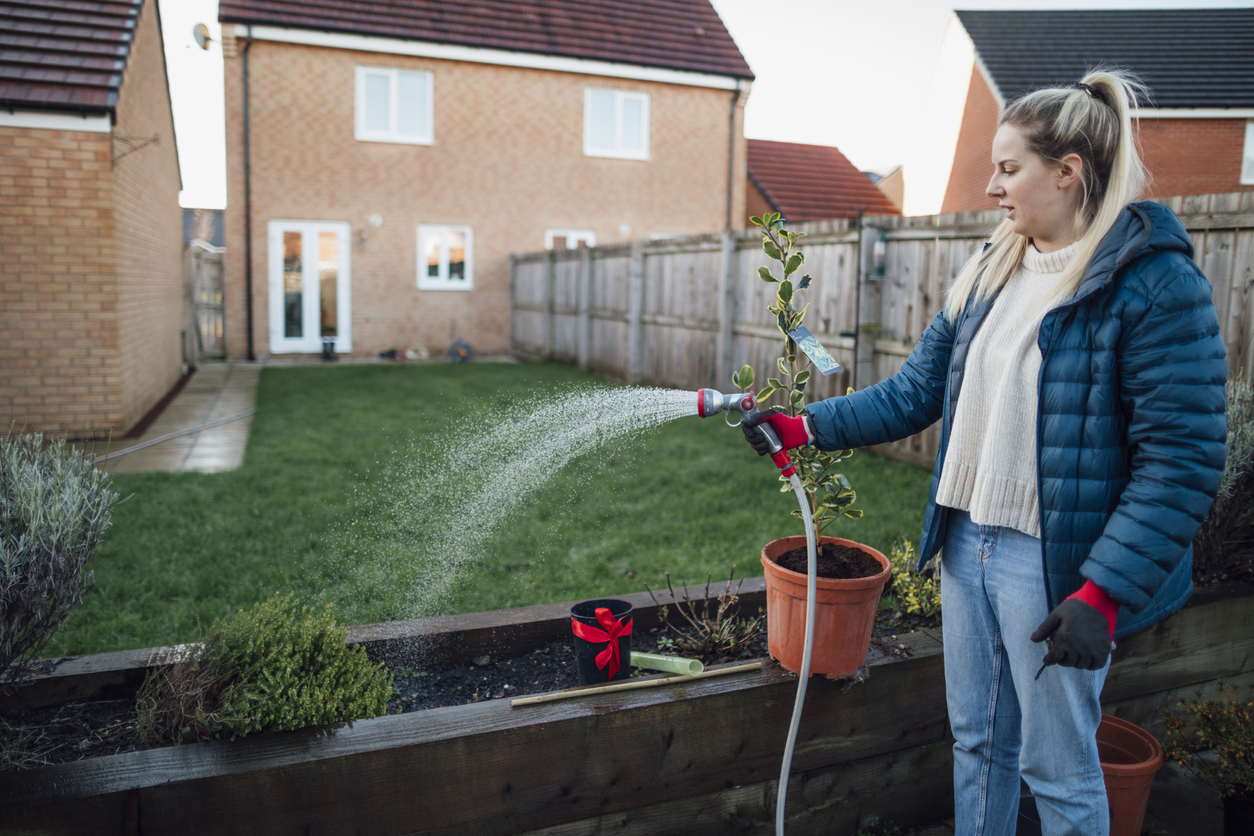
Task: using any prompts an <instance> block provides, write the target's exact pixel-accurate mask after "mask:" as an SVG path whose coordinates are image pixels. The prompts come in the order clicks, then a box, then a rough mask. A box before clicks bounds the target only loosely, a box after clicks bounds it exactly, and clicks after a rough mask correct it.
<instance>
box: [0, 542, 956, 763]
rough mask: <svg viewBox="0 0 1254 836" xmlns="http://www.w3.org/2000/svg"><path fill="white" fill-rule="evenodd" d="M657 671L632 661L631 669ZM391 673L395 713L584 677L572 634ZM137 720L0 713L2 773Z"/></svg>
mask: <svg viewBox="0 0 1254 836" xmlns="http://www.w3.org/2000/svg"><path fill="white" fill-rule="evenodd" d="M802 552H803V559H804V550H802ZM873 559H874V558H872V560H873ZM803 568H804V567H803ZM938 626H939V622H937V621H935V620H932V619H925V618H922V617H921V616H916V615H908V614H905V613H900V612H892V611H889V610H880V612H879V614H878V615H877V616H876V619H875V629H874V632H873V633H872V636H873V639H872V641H873V642H874V643H875V645H876V647H877V648H878V649H879V650H880V651H881V652H884V653H888V654H891V655H895V656H899V657H905V656H909V655H910V653H909V650H908V649H903V648H904V646H903V645H899V644H898V643H897V634H899V633H909V632H913V631H915V630H923V629H929V628H935V627H938ZM676 638H677V636H676V634H675V633H674V632H672V631H670V630H669V629H668V628H659V629H655V630H651V631H639V632H637V633H635V634H634V635H633V636H632V649H633V650H640V651H646V652H651V653H665V654H668V655H673V656H692V655H693V654H689V653H685V652H684V651H682V650H680V649H679V648H678V647H676V646H675V645H674V644H673V642H674V641H675V640H676ZM767 655H768V654H767V641H766V632H765V629H764V630H763V631H762V632H761V633H759V634H758V635H757V636H756V637H755V638H754V639H752V640H750V641H749V642H747V643H745V644H744V645H743V646H741V647H739V648H737V649H736V652H734V653H728V654H724V655H718V656H708V657H704V658H702V661H703V662H705V664H706V665H707V666H709V665H717V664H725V663H729V662H737V661H747V660H753V659H761V658H765V657H766V656H767ZM656 673H657V672H656V671H650V670H642V669H640V668H633V669H632V672H631V675H632V676H650V675H654V674H656ZM392 674H393V676H394V677H395V685H394V691H393V693H392V699H391V700H390V701H389V702H388V712H389V713H391V714H401V713H407V712H410V711H423V710H426V709H428V708H442V707H444V706H450V705H468V704H470V703H476V702H483V701H485V700H499V699H506V698H510V699H512V698H514V697H518V696H522V695H525V694H541V693H545V692H548V691H560V690H563V689H565V688H573V687H575V686H577V685H578V684H579V678H578V675H577V673H576V669H575V653H574V642H573V639H572V640H571V641H559V642H553V643H551V644H549V645H547V646H546V647H541V648H537V649H536V650H533V651H531V652H530V653H523V654H519V655H515V656H491V657H483V656H481V657H479V658H478V659H476V660H474V664H471V665H458V666H455V667H445V668H428V669H425V670H413V669H410V668H405V667H394V668H392ZM136 719H137V716H136V708H135V703H134V701H132V700H112V701H108V702H75V703H67V704H66V705H63V706H58V707H55V708H40V709H28V710H25V711H16V712H10V713H7V714H0V772H4V771H6V770H13V769H28V768H31V767H36V766H44V765H46V764H53V763H64V762H67V761H76V760H81V759H83V758H92V757H97V756H101V755H113V754H118V753H121V752H131V751H135V750H136V749H140V748H142V747H141V746H140V744H139V740H138V738H137V736H136V735H135V723H136Z"/></svg>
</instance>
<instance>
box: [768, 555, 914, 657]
mask: <svg viewBox="0 0 1254 836" xmlns="http://www.w3.org/2000/svg"><path fill="white" fill-rule="evenodd" d="M822 541H823V542H824V543H836V544H838V545H844V546H853V547H854V548H857V549H861V550H862V551H864V552H866V553H867V554H870V555H871V556H872V557H874V558H875V559H876V560H878V561H879V562H880V565H881V566H883V567H884V570H883V571H882V572H880V573H878V574H876V575H872V576H871V577H869V578H853V579H849V580H836V579H832V578H816V579H815V580H816V583H815V589H814V600H815V610H814V649H813V650H812V651H811V654H810V673H811V674H812V675H813V674H822V675H823V676H826V677H827V678H828V679H839V678H840V677H843V676H849V675H851V674H853V673H854V672H856V671H857V670H858V668H859V667H861V666H862V663H863V662H864V661H865V660H866V651H867V647H869V646H870V644H871V630H872V629H873V628H874V627H875V613H876V612H877V611H878V610H879V605H880V593H881V592H882V591H883V590H884V584H885V583H887V582H888V577H889V575H890V574H891V572H892V570H891V567H890V564H889V562H888V558H886V557H884V555H882V554H880V553H879V552H878V551H876V550H875V549H873V548H871V547H870V546H866V545H863V544H862V543H855V542H853V541H852V540H841V539H840V538H838V537H824V538H822ZM805 546H806V538H805V535H800V536H797V537H783V538H780V539H779V540H772V541H771V542H769V543H767V544H766V546H765V547H764V548H763V549H762V567H763V568H764V569H765V570H766V635H767V639H768V645H769V649H770V653H771V658H772V659H774V660H776V661H777V662H779V663H780V665H782V666H783V667H784V669H785V670H789V671H792V672H793V673H800V672H801V661H802V656H803V653H804V649H805V638H806V580H807V578H806V576H805V575H804V574H802V573H800V572H793V571H790V570H788V569H785V568H783V567H782V566H780V565H779V564H778V563H776V562H775V561H776V560H777V559H778V558H779V556H780V555H782V554H783V553H784V552H787V551H791V550H792V549H796V548H803V549H804V548H805Z"/></svg>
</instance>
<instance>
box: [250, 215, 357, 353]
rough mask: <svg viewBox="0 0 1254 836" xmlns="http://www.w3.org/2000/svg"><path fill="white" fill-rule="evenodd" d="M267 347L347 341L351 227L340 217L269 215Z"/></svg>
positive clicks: (345, 345)
mask: <svg viewBox="0 0 1254 836" xmlns="http://www.w3.org/2000/svg"><path fill="white" fill-rule="evenodd" d="M269 242H270V252H269V258H270V352H271V353H272V354H292V353H298V352H317V351H322V343H323V341H324V340H334V342H335V351H336V353H338V354H347V353H348V352H350V351H352V350H353V341H352V299H351V296H352V285H353V279H352V275H353V271H352V233H351V230H350V228H349V225H348V224H347V223H343V222H341V221H270V235H269Z"/></svg>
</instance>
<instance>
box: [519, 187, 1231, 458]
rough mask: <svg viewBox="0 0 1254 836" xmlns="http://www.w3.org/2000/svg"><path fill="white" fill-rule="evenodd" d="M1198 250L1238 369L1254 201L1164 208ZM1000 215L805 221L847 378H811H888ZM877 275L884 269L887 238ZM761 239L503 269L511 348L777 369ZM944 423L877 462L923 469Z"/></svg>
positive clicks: (599, 367)
mask: <svg viewBox="0 0 1254 836" xmlns="http://www.w3.org/2000/svg"><path fill="white" fill-rule="evenodd" d="M1157 202H1159V203H1162V204H1165V205H1167V206H1169V207H1170V208H1171V209H1173V210H1174V211H1175V212H1176V213H1177V214H1178V215H1180V218H1181V220H1182V221H1183V222H1184V225H1185V228H1186V229H1187V230H1188V232H1189V236H1190V237H1191V238H1192V240H1193V246H1194V250H1195V251H1194V260H1195V261H1196V262H1197V264H1198V265H1199V266H1200V267H1201V269H1202V271H1203V272H1204V273H1205V274H1206V276H1207V277H1208V278H1209V279H1210V281H1211V285H1212V287H1213V289H1214V300H1215V308H1216V310H1217V312H1218V314H1219V322H1220V327H1221V329H1222V332H1223V337H1224V342H1225V343H1226V344H1227V347H1228V362H1229V368H1230V370H1231V371H1232V372H1233V373H1242V374H1245V375H1247V376H1248V375H1249V374H1250V367H1251V355H1252V354H1254V333H1252V326H1254V192H1238V193H1234V194H1219V195H1195V196H1191V197H1173V198H1159V199H1157ZM1001 217H1002V213H1001V212H1000V211H996V210H994V211H990V212H963V213H948V214H943V215H929V216H923V217H912V218H902V217H879V216H866V217H864V218H863V219H862V224H861V228H859V225H858V222H857V221H852V220H842V221H825V222H819V223H810V224H798V225H796V226H794V227H792V228H794V229H796V230H797V231H800V232H805V233H806V234H807V236H808V237H807V238H806V239H805V241H804V244H805V253H806V272H808V273H809V274H810V275H811V276H813V284H812V285H811V288H810V289H809V290H808V291H806V293H807V294H808V295H807V296H806V297H805V300H806V301H808V302H809V304H810V312H809V313H808V314H807V316H806V325H807V327H809V329H810V330H811V331H812V332H813V333H814V335H815V336H816V337H818V339H819V341H820V342H821V343H822V344H823V345H824V346H825V347H826V348H827V349H828V351H830V352H831V354H832V356H833V357H835V358H836V360H837V361H838V362H839V363H840V364H841V365H842V366H843V367H844V370H843V371H841V372H838V373H836V374H833V375H831V376H829V377H826V378H822V379H821V380H818V381H815V383H814V384H813V385H812V386H813V388H812V389H811V394H812V396H814V397H830V396H833V395H837V394H841V393H843V392H845V391H846V389H847V388H848V387H849V386H854V387H855V388H864V387H867V386H870V385H872V384H874V383H877V382H879V381H881V380H883V379H885V378H887V377H889V376H891V375H892V374H894V373H895V372H896V371H897V370H898V369H900V368H901V365H902V364H903V363H904V362H905V359H906V357H907V356H908V355H909V354H910V351H911V349H912V348H913V347H914V343H915V342H916V341H917V340H918V338H919V336H920V335H921V334H922V333H923V331H924V329H926V327H927V326H928V324H929V323H930V322H931V321H932V318H933V317H934V316H935V315H936V312H937V311H939V310H940V308H941V306H942V304H943V302H944V295H945V291H946V290H947V289H948V288H949V285H950V283H951V282H952V281H953V279H954V278H955V277H956V276H957V275H958V273H959V272H960V271H961V269H962V266H963V265H964V264H965V263H966V261H967V259H968V258H970V257H971V255H972V254H973V253H974V252H975V249H976V248H977V247H978V246H979V245H980V244H981V243H982V242H983V241H984V240H985V239H986V238H987V236H988V234H989V232H990V231H991V230H992V228H993V226H994V225H996V223H997V222H998V221H1000V220H1001ZM881 234H882V241H883V247H882V248H880V249H881V252H882V256H881V258H882V267H883V269H882V273H883V275H882V276H877V275H876V273H877V272H879V271H877V270H876V269H875V265H876V262H877V256H876V246H875V245H876V242H877V241H878V240H881ZM760 241H761V239H760V236H759V235H758V233H757V232H756V231H754V230H742V231H738V232H731V233H723V234H718V235H701V236H693V237H689V238H683V239H672V240H664V241H649V242H635V243H632V244H616V245H610V246H603V247H593V248H584V249H579V250H563V251H548V252H539V253H526V254H521V255H514V256H511V258H510V306H511V316H510V323H511V332H510V341H511V347H512V349H513V351H514V352H515V353H517V354H519V355H523V356H530V357H541V358H545V357H547V358H555V359H559V360H563V361H566V362H570V363H576V364H578V365H579V366H580V367H581V368H585V369H590V370H593V371H599V372H602V373H606V374H610V375H614V376H617V377H621V378H624V379H626V380H629V381H631V382H633V383H640V384H651V385H658V386H673V387H680V388H690V389H696V388H699V387H702V386H713V387H716V388H720V387H721V388H724V389H726V388H730V387H731V373H732V371H733V370H734V369H736V368H739V367H740V366H741V365H744V364H746V363H748V364H749V365H752V366H753V367H754V369H755V370H756V371H758V373H759V377H764V376H765V375H763V372H766V371H768V370H769V369H773V368H774V364H775V357H777V356H778V354H779V349H780V342H779V341H780V339H781V336H780V333H779V331H778V329H777V328H776V327H775V323H774V320H773V319H772V317H771V316H770V314H768V313H767V311H766V307H767V304H768V303H769V299H768V296H769V295H770V294H771V293H773V288H771V287H770V286H768V285H766V284H764V283H763V282H762V281H761V280H760V279H759V278H758V277H757V269H758V267H759V266H762V265H764V264H766V263H767V260H766V256H765V255H764V254H763V253H762V249H761V246H760ZM938 442H939V432H938V429H937V427H935V426H933V427H931V428H930V429H928V430H926V431H924V432H922V433H920V434H919V435H917V436H913V437H911V438H908V439H903V440H902V441H899V442H896V443H894V444H891V445H884V446H883V447H882V448H881V452H883V453H885V454H887V455H890V456H893V457H895V458H899V459H904V460H906V461H911V462H914V463H916V464H920V465H924V466H930V465H931V462H932V461H933V459H934V458H935V455H936V449H937V444H938Z"/></svg>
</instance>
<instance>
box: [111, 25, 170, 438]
mask: <svg viewBox="0 0 1254 836" xmlns="http://www.w3.org/2000/svg"><path fill="white" fill-rule="evenodd" d="M114 133H115V134H117V135H120V136H125V137H133V138H138V139H139V141H141V142H142V141H146V140H147V139H149V138H151V137H153V136H156V137H157V141H156V142H155V143H153V144H151V145H147V146H145V147H143V148H140V149H139V150H137V151H135V152H134V153H131V154H127V155H126V156H125V157H122V158H121V159H119V160H117V162H116V164H115V165H114V168H113V199H114V216H115V219H116V221H115V229H116V231H115V235H116V238H115V247H116V257H117V294H118V295H117V300H118V301H117V305H118V309H117V317H118V361H119V368H118V372H119V375H120V379H119V385H120V386H121V392H122V421H123V424H124V425H125V426H128V427H129V426H130V425H131V424H134V423H135V422H136V421H138V420H139V419H140V418H141V417H143V415H144V413H145V412H147V411H148V409H149V408H151V407H152V405H153V404H155V403H156V402H157V401H158V400H160V399H161V397H162V396H163V395H165V393H166V392H168V391H169V390H170V387H171V386H173V385H174V383H175V381H177V380H178V377H179V375H180V373H181V371H182V362H183V350H182V345H181V343H180V341H179V333H180V331H181V330H183V329H185V328H187V327H188V326H187V324H186V322H185V309H184V298H183V210H182V209H180V208H179V201H178V197H179V168H178V156H177V154H176V152H175V148H174V117H173V115H172V114H171V112H170V99H169V95H168V93H167V90H166V76H165V58H164V56H163V55H162V50H161V36H160V32H159V31H158V28H157V10H156V6H155V0H146V2H145V3H144V7H143V10H142V11H141V13H140V16H139V24H138V27H137V29H136V33H135V46H134V50H133V52H132V54H131V57H130V60H129V61H128V62H127V65H126V74H125V76H123V79H122V90H121V92H120V93H119V95H118V104H117V124H116V126H115V127H114ZM124 150H125V148H124V146H123V145H122V144H120V143H115V147H114V153H115V155H120V154H121V153H122V152H123V151H124Z"/></svg>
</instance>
